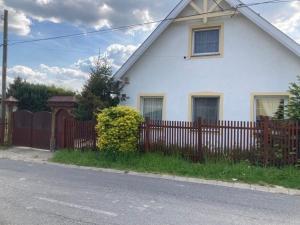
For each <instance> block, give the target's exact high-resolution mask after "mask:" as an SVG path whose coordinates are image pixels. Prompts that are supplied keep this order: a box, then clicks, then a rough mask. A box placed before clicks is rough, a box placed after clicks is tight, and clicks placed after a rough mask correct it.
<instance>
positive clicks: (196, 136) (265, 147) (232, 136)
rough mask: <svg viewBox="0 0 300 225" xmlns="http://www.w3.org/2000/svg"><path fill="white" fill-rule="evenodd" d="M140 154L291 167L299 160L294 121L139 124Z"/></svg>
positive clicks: (159, 122) (153, 122)
mask: <svg viewBox="0 0 300 225" xmlns="http://www.w3.org/2000/svg"><path fill="white" fill-rule="evenodd" d="M139 144H140V147H141V148H143V149H144V151H163V152H165V153H174V152H175V153H181V154H183V155H184V156H186V157H188V158H190V159H192V160H194V161H201V160H203V159H204V158H205V157H213V158H218V157H224V156H225V157H230V158H231V159H234V160H241V159H248V160H255V161H256V162H260V163H263V164H264V165H267V164H271V165H286V164H295V163H296V162H297V161H298V160H299V156H300V152H299V129H298V122H293V121H270V120H268V119H264V120H263V121H261V122H240V121H218V122H204V121H201V120H199V121H197V122H183V121H150V120H146V122H145V123H143V124H142V125H141V135H140V143H139Z"/></svg>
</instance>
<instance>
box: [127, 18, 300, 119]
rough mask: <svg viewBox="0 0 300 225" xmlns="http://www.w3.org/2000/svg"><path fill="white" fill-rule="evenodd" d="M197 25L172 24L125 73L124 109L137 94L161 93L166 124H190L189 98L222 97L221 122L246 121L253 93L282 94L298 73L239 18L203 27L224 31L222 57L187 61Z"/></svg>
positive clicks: (296, 65)
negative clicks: (206, 94) (218, 27)
mask: <svg viewBox="0 0 300 225" xmlns="http://www.w3.org/2000/svg"><path fill="white" fill-rule="evenodd" d="M198 24H199V25H203V23H201V21H189V22H178V23H172V24H171V25H170V27H168V28H167V30H166V31H164V33H163V34H162V35H161V36H160V37H159V38H158V39H157V40H156V41H155V42H154V43H153V44H152V46H151V47H150V48H149V49H148V50H147V51H146V52H145V53H144V55H143V56H142V57H140V59H139V60H138V61H137V62H136V63H135V64H134V65H133V66H132V67H131V69H130V70H129V71H127V73H126V74H125V77H128V78H129V82H130V84H128V85H126V86H125V87H124V90H123V92H124V93H125V94H126V95H127V96H128V97H129V99H128V100H127V101H126V102H124V104H126V105H130V106H133V107H137V96H138V95H140V93H164V95H165V96H167V101H166V105H165V107H166V109H165V112H166V119H168V120H188V119H189V118H190V115H189V114H190V109H189V100H190V99H189V98H190V95H191V94H192V93H197V92H210V93H222V94H223V96H224V103H223V104H224V108H223V118H224V119H225V120H250V119H251V118H250V115H251V112H250V111H251V108H252V107H251V95H252V93H257V92H260V93H265V92H272V93H274V92H286V91H287V89H288V86H289V83H290V82H293V81H295V80H296V76H297V75H299V74H300V59H299V58H298V57H297V56H296V55H295V54H294V53H292V52H291V51H289V50H288V49H287V48H285V47H284V46H283V45H281V44H280V43H279V42H277V41H276V40H275V39H273V38H272V37H271V36H269V35H268V34H267V33H265V32H264V31H262V30H261V29H260V28H258V27H257V26H256V25H254V24H253V23H252V22H251V21H249V20H248V19H246V18H245V17H244V16H242V15H237V16H234V17H233V18H230V17H227V18H219V19H216V20H209V22H208V23H207V26H211V25H215V24H222V25H223V26H224V55H223V56H222V57H205V58H196V59H190V58H189V57H188V56H189V55H188V53H189V38H190V35H189V32H190V28H191V27H192V26H195V25H198ZM184 57H186V59H185V58H184Z"/></svg>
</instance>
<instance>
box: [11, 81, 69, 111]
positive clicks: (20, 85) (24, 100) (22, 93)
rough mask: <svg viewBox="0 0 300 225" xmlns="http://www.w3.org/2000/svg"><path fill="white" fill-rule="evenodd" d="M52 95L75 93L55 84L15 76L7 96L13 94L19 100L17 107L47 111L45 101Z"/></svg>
mask: <svg viewBox="0 0 300 225" xmlns="http://www.w3.org/2000/svg"><path fill="white" fill-rule="evenodd" d="M54 95H63V96H66V95H75V93H74V92H72V91H69V90H65V89H63V88H59V87H55V86H47V85H44V84H32V83H29V82H27V81H26V80H23V79H21V78H20V77H17V78H15V80H14V82H13V83H11V84H9V87H8V92H7V96H13V97H15V98H16V99H18V100H19V102H18V108H19V109H26V110H29V111H32V112H38V111H49V110H50V109H49V107H48V106H47V101H48V99H49V98H50V97H52V96H54Z"/></svg>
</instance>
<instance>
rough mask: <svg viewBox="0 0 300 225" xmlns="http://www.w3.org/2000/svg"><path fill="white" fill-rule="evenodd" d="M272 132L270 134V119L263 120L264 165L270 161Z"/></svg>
mask: <svg viewBox="0 0 300 225" xmlns="http://www.w3.org/2000/svg"><path fill="white" fill-rule="evenodd" d="M269 135H270V132H269V118H268V117H264V118H263V146H264V148H263V153H264V157H263V158H264V165H265V166H266V165H267V164H268V160H269V141H270V137H269Z"/></svg>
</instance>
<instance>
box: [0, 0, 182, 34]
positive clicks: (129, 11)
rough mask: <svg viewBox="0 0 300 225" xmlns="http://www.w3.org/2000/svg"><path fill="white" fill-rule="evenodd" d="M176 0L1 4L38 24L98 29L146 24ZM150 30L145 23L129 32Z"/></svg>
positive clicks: (13, 0)
mask: <svg viewBox="0 0 300 225" xmlns="http://www.w3.org/2000/svg"><path fill="white" fill-rule="evenodd" d="M0 1H3V0H0ZM176 1H177V0H174V2H173V4H170V3H169V2H168V3H164V4H162V3H161V2H159V1H154V2H152V1H149V0H139V1H136V0H126V1H123V0H122V1H121V0H64V1H61V0H22V1H20V0H6V1H5V4H6V5H7V6H8V7H10V8H11V9H14V10H17V11H18V12H20V13H22V15H24V16H25V15H26V16H27V17H30V18H33V19H36V20H38V21H50V22H54V23H62V22H67V23H71V24H73V25H75V26H82V27H89V28H93V29H96V30H99V29H101V28H104V27H117V26H126V25H129V24H140V23H145V22H150V21H153V20H154V19H153V18H159V19H161V18H162V17H164V16H165V14H166V13H167V12H168V11H169V9H168V6H170V5H172V6H174V5H175V4H176ZM163 6H165V7H163ZM154 27H155V24H149V25H146V26H139V27H136V28H132V29H129V30H130V34H133V33H134V32H136V31H149V30H152V29H153V28H154Z"/></svg>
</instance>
